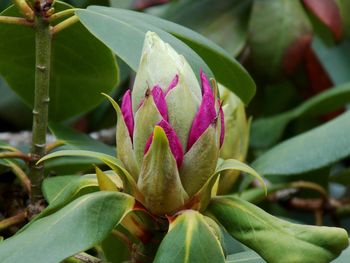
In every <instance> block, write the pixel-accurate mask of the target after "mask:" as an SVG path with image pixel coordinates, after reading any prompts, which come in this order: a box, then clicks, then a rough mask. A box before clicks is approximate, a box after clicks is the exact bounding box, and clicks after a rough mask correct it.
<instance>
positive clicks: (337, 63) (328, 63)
mask: <svg viewBox="0 0 350 263" xmlns="http://www.w3.org/2000/svg"><path fill="white" fill-rule="evenodd" d="M312 48H313V50H314V51H315V53H316V55H317V57H318V59H319V60H320V62H321V64H322V66H323V67H324V68H325V70H326V71H327V73H328V75H329V77H330V78H331V80H332V81H333V83H335V84H337V85H339V84H343V83H344V82H348V81H350V70H349V68H350V62H349V60H348V59H347V58H348V57H349V56H350V40H349V39H345V40H344V41H342V42H341V43H339V44H338V45H336V46H332V47H327V46H326V45H325V44H324V43H323V42H322V41H321V40H320V39H319V38H315V39H314V41H313V43H312Z"/></svg>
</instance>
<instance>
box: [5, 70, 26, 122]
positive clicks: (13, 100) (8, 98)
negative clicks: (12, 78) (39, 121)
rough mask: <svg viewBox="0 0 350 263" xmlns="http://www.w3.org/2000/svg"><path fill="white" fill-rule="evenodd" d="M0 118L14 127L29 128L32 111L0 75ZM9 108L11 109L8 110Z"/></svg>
mask: <svg viewBox="0 0 350 263" xmlns="http://www.w3.org/2000/svg"><path fill="white" fill-rule="evenodd" d="M0 94H1V97H0V118H1V119H2V120H5V121H6V122H8V123H10V124H12V125H14V126H15V127H16V128H20V129H29V128H31V121H32V112H31V110H30V108H29V107H28V106H26V105H25V104H24V103H23V102H22V101H21V99H20V98H19V97H18V96H17V95H16V93H15V92H14V91H13V90H11V89H10V87H9V86H8V85H7V83H6V82H5V81H4V80H3V78H2V77H1V76H0ZM9 108H11V110H8V109H9Z"/></svg>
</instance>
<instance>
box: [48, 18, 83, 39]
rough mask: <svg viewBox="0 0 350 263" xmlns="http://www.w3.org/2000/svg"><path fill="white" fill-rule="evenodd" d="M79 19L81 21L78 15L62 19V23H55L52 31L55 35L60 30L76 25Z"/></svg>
mask: <svg viewBox="0 0 350 263" xmlns="http://www.w3.org/2000/svg"><path fill="white" fill-rule="evenodd" d="M78 21H79V18H78V17H77V16H76V15H74V16H71V17H70V18H67V19H66V20H64V21H62V22H61V23H59V24H57V25H55V26H54V27H53V28H52V29H51V33H52V34H53V35H54V34H57V33H58V32H60V31H62V30H63V29H66V28H68V27H70V26H71V25H74V24H75V23H76V22H78Z"/></svg>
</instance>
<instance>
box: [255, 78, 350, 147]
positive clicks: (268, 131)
mask: <svg viewBox="0 0 350 263" xmlns="http://www.w3.org/2000/svg"><path fill="white" fill-rule="evenodd" d="M349 102H350V83H346V84H344V85H340V86H336V87H334V88H331V89H328V90H326V91H324V92H322V93H320V94H318V95H316V96H314V97H312V98H311V99H309V100H307V101H306V102H304V103H302V104H300V105H299V106H298V107H296V108H294V109H292V110H290V111H287V112H283V113H280V114H278V115H275V116H272V117H268V118H261V119H258V120H256V121H254V122H253V125H252V129H251V141H250V144H251V146H252V147H254V148H267V147H269V146H271V145H273V144H274V143H276V142H277V141H278V140H279V139H280V138H281V136H282V135H283V132H284V130H285V128H286V127H287V125H288V123H290V122H291V121H293V120H295V119H297V118H311V117H316V116H320V115H322V114H324V113H329V112H331V111H333V110H336V109H338V108H340V107H342V106H344V105H346V104H347V103H349Z"/></svg>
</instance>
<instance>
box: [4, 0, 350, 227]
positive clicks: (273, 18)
mask: <svg viewBox="0 0 350 263" xmlns="http://www.w3.org/2000/svg"><path fill="white" fill-rule="evenodd" d="M66 2H67V3H69V4H72V5H73V6H76V7H87V6H89V5H105V6H112V7H116V8H126V9H134V10H137V11H142V12H145V13H149V14H152V15H155V16H159V17H161V18H165V19H167V20H170V21H173V22H176V23H178V24H181V25H183V26H186V27H188V28H191V29H193V30H194V31H197V32H198V33H200V34H202V35H204V36H205V37H207V38H209V39H211V40H212V41H214V42H215V43H217V44H218V45H220V46H221V47H223V48H224V49H225V50H226V51H227V52H229V53H230V54H231V55H232V57H235V58H236V59H237V60H238V61H239V62H240V63H241V64H242V65H243V66H244V67H245V68H246V69H247V70H248V72H249V74H250V75H251V76H252V78H253V79H254V81H255V83H256V86H257V93H256V95H255V97H254V98H253V100H252V101H251V103H250V104H249V105H247V115H248V116H252V124H251V129H250V130H251V134H250V145H249V152H248V157H247V161H248V162H250V163H252V164H253V166H254V167H255V168H256V169H257V170H258V171H259V172H260V174H262V175H264V176H265V178H266V179H267V180H268V181H269V183H270V185H269V189H270V194H269V195H268V197H264V196H263V192H262V191H260V190H259V189H257V188H250V189H248V190H245V191H243V190H244V189H246V187H247V186H248V185H252V184H251V183H252V181H251V180H250V179H249V178H248V177H244V179H241V180H240V181H239V182H238V183H237V187H236V188H235V189H234V190H236V191H243V192H242V193H243V194H242V196H243V197H245V198H246V199H247V200H250V201H252V202H255V203H259V204H260V205H261V206H262V207H263V208H264V209H267V210H268V211H269V212H271V213H272V214H274V215H277V216H280V217H284V218H289V219H290V220H295V221H299V222H305V223H311V224H326V225H336V226H342V227H346V228H347V230H348V231H349V230H350V217H349V215H350V159H349V156H350V118H349V113H348V107H349V106H348V105H349V102H350V16H349V12H350V1H349V0H322V1H320V0H245V1H241V0H231V1H216V0H201V1H199V0H176V1H169V0H168V1H167V0H110V1H108V0H69V1H66ZM9 4H10V1H9V0H0V10H1V11H2V10H4V9H5V8H6V7H7V6H8V5H9ZM85 59H89V57H85ZM117 62H118V66H119V80H118V84H117V85H115V87H114V89H113V90H112V91H111V93H112V94H113V96H114V97H115V98H116V99H117V100H118V99H119V98H120V96H121V94H123V92H124V90H125V89H127V88H128V87H130V86H131V85H132V81H133V76H134V73H133V71H132V70H131V69H130V68H129V66H128V65H126V64H125V63H124V62H123V61H121V60H119V59H118V60H117ZM101 78H104V77H103V75H101ZM101 81H102V79H101ZM0 94H1V96H0V130H1V131H11V132H17V131H21V130H29V129H30V128H31V126H30V125H31V112H30V109H29V107H28V106H26V104H25V103H24V102H23V101H22V99H20V98H19V97H18V96H17V95H16V94H15V93H14V92H13V91H12V90H11V89H10V88H9V86H8V84H7V83H6V82H5V81H4V79H2V78H0ZM95 104H96V103H95ZM91 108H93V109H91ZM61 119H62V118H61ZM63 119H64V121H63V122H61V123H63V124H65V125H68V126H71V127H73V128H75V130H78V131H80V132H82V133H90V132H93V131H99V130H101V129H103V128H110V127H112V126H113V125H114V123H115V117H114V112H113V110H112V109H111V107H110V106H109V104H108V103H107V102H106V101H104V102H102V103H100V104H99V105H97V106H95V105H91V107H86V108H82V109H80V110H79V111H77V112H76V114H75V115H74V116H69V118H63ZM51 129H52V131H53V133H54V134H55V135H56V136H57V137H58V138H59V139H61V140H65V141H67V142H69V145H70V146H69V147H73V148H74V147H76V148H79V147H81V146H82V145H85V147H86V148H89V145H91V149H94V150H96V147H97V146H96V145H94V144H93V143H91V140H90V139H89V138H87V137H84V136H83V135H81V134H80V135H79V134H78V133H77V131H74V130H71V129H70V128H67V127H65V126H62V124H59V123H55V124H54V123H52V124H51ZM112 143H113V142H112ZM110 150H111V149H108V150H107V149H105V148H104V149H103V150H101V151H102V152H103V151H104V152H106V151H110ZM84 161H85V164H86V160H80V163H79V165H77V163H78V162H76V161H71V165H72V166H76V168H75V169H76V171H80V170H81V169H82V167H84ZM55 165H56V166H55ZM49 167H50V166H49ZM52 167H55V169H56V170H55V171H56V172H57V171H59V169H58V167H61V168H66V169H68V168H69V169H71V167H70V166H69V164H68V166H67V163H66V161H65V160H63V161H62V160H61V164H59V163H58V162H56V163H54V162H53V164H52ZM305 181H308V182H307V183H306V182H305ZM254 184H255V182H253V185H254Z"/></svg>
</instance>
